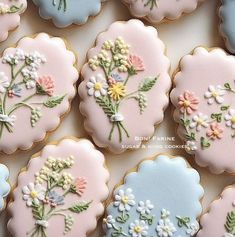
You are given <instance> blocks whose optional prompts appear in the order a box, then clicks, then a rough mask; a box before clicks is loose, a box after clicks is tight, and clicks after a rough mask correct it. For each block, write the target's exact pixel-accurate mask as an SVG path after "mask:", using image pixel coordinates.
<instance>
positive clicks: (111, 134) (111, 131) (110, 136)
mask: <svg viewBox="0 0 235 237" xmlns="http://www.w3.org/2000/svg"><path fill="white" fill-rule="evenodd" d="M114 127H115V123H113V125H112V129H111V130H110V133H109V141H111V140H112V136H113V131H114Z"/></svg>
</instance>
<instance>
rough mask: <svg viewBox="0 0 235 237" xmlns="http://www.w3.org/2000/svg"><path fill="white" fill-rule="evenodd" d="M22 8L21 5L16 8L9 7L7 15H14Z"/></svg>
mask: <svg viewBox="0 0 235 237" xmlns="http://www.w3.org/2000/svg"><path fill="white" fill-rule="evenodd" d="M22 7H23V4H21V5H20V6H19V7H17V6H16V5H12V6H11V7H10V10H9V13H16V12H18V11H20V10H21V9H22Z"/></svg>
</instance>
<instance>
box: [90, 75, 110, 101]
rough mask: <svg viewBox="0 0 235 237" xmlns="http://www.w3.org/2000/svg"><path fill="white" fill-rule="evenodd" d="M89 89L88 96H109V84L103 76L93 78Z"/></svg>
mask: <svg viewBox="0 0 235 237" xmlns="http://www.w3.org/2000/svg"><path fill="white" fill-rule="evenodd" d="M86 86H87V88H88V95H90V96H93V95H94V96H95V97H100V96H105V95H106V94H107V88H108V84H107V83H106V80H105V78H104V76H103V75H102V74H98V75H96V76H92V77H91V78H90V80H89V81H88V82H87V84H86Z"/></svg>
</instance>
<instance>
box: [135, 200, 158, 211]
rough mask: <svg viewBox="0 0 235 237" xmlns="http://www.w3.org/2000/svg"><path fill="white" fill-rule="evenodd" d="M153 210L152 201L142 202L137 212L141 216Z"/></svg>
mask: <svg viewBox="0 0 235 237" xmlns="http://www.w3.org/2000/svg"><path fill="white" fill-rule="evenodd" d="M153 208H154V205H153V204H152V203H151V202H150V200H147V201H145V202H143V201H140V202H139V205H138V207H137V211H138V212H140V213H141V214H149V213H150V212H151V210H152V209H153Z"/></svg>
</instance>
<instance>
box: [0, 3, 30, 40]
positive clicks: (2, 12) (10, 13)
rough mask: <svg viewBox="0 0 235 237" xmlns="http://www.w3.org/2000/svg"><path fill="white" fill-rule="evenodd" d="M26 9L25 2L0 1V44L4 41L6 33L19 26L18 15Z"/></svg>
mask: <svg viewBox="0 0 235 237" xmlns="http://www.w3.org/2000/svg"><path fill="white" fill-rule="evenodd" d="M26 7H27V1H26V0H15V1H12V0H0V22H1V24H0V42H1V41H4V40H6V38H7V37H8V32H9V31H11V30H14V29H15V28H16V27H17V26H18V25H19V24H20V14H22V13H23V12H24V11H25V9H26Z"/></svg>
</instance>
